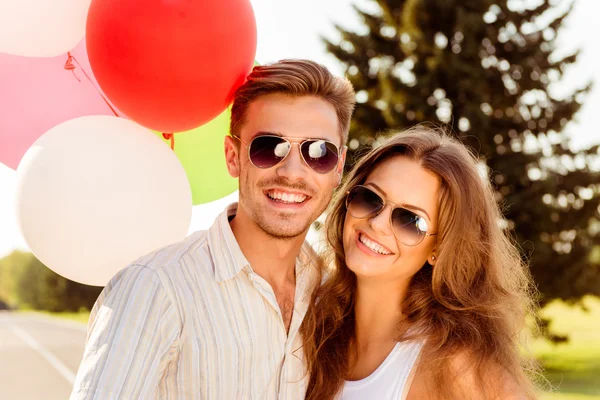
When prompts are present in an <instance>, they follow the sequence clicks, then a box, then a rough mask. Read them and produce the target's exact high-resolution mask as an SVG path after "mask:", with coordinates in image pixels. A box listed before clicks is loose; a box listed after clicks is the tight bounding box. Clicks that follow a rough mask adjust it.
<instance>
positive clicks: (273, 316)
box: [71, 60, 354, 400]
mask: <svg viewBox="0 0 600 400" xmlns="http://www.w3.org/2000/svg"><path fill="white" fill-rule="evenodd" d="M353 107H354V91H353V89H352V86H351V85H350V83H349V82H347V81H346V80H344V79H340V78H336V77H334V76H332V75H331V74H330V73H329V71H327V69H325V68H324V67H322V66H320V65H318V64H316V63H314V62H311V61H304V60H287V61H281V62H278V63H275V64H272V65H266V66H260V67H255V68H254V70H253V72H252V73H251V74H250V75H249V77H248V80H247V82H246V83H245V84H244V85H243V86H242V87H240V88H239V89H238V90H237V91H236V93H235V95H234V102H233V106H232V116H231V126H230V130H231V137H226V138H225V155H226V162H227V168H228V170H229V173H230V174H231V175H232V176H233V177H238V178H239V204H232V205H230V206H229V207H228V208H227V209H226V210H225V211H224V212H223V213H222V214H221V215H220V216H219V217H217V219H216V221H215V223H214V225H213V226H212V227H211V228H210V229H209V230H208V231H200V232H196V233H195V234H193V235H190V236H189V237H188V238H186V239H185V240H183V241H182V242H180V243H176V244H174V245H171V246H168V247H166V248H163V249H161V250H158V251H156V252H154V253H152V254H150V255H148V256H145V257H142V258H140V259H139V260H137V261H136V262H134V263H133V264H132V265H130V266H129V267H127V268H126V269H124V270H123V271H121V272H120V273H118V274H117V275H116V276H115V277H114V278H113V279H112V280H111V282H110V283H109V284H108V285H107V286H106V288H105V289H104V291H103V292H102V294H101V295H100V297H99V298H98V301H97V302H96V305H95V306H94V309H93V310H92V314H91V316H90V322H89V333H88V340H87V345H86V349H85V354H84V357H83V361H82V363H81V366H80V369H79V372H78V375H77V379H76V382H75V386H74V388H73V393H72V395H71V399H152V398H169V399H218V400H222V399H302V398H304V393H305V390H306V381H307V376H305V373H304V372H305V369H304V365H303V363H302V350H301V348H300V345H301V339H300V337H299V335H298V328H299V326H300V323H301V322H302V319H303V317H304V315H305V312H306V309H307V307H308V301H309V299H310V294H311V291H312V289H313V288H314V285H315V284H317V283H318V282H316V279H315V278H316V277H317V276H318V274H317V268H318V260H317V258H316V257H315V254H314V252H313V251H312V249H311V248H310V246H309V245H308V244H307V243H306V242H305V241H304V239H305V236H306V233H307V231H308V229H309V227H310V225H311V223H312V222H313V221H314V220H315V219H316V218H317V217H318V216H319V215H320V214H321V213H322V212H323V211H324V210H325V208H326V206H327V204H328V203H329V201H330V199H331V196H332V192H333V189H334V188H335V187H336V186H337V185H338V184H339V181H340V179H341V174H342V171H343V165H344V159H345V146H344V143H345V141H346V139H347V135H348V129H349V123H350V117H351V114H352V109H353Z"/></svg>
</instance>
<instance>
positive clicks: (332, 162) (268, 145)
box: [231, 134, 340, 174]
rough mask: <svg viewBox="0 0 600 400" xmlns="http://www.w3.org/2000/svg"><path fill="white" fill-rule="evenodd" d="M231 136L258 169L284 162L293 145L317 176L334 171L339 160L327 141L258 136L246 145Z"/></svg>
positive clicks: (333, 148) (333, 145) (337, 153)
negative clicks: (295, 145) (243, 147)
mask: <svg viewBox="0 0 600 400" xmlns="http://www.w3.org/2000/svg"><path fill="white" fill-rule="evenodd" d="M231 136H233V137H234V138H236V139H237V140H239V141H240V142H242V143H243V144H244V145H245V146H246V147H248V158H249V159H250V162H251V163H252V165H254V166H255V167H258V168H271V167H273V166H275V165H277V164H279V163H280V162H282V161H283V160H285V158H286V157H287V156H288V154H290V151H291V150H292V145H293V144H297V145H299V146H300V155H301V156H302V160H304V162H305V163H306V165H308V166H309V167H310V168H312V169H313V170H314V171H315V172H318V173H319V174H325V173H327V172H329V171H331V170H332V169H334V168H335V166H336V164H337V162H338V160H339V158H340V149H339V148H338V147H337V146H336V145H335V144H333V143H331V142H330V141H328V140H323V139H305V138H285V137H281V136H275V135H259V136H256V137H255V138H254V139H252V141H251V142H250V144H249V145H248V144H246V143H245V142H244V141H242V139H240V138H239V137H237V136H235V135H233V134H232V135H231ZM288 139H298V140H302V142H299V143H298V142H290V141H289V140H288Z"/></svg>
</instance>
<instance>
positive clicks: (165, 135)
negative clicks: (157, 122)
mask: <svg viewBox="0 0 600 400" xmlns="http://www.w3.org/2000/svg"><path fill="white" fill-rule="evenodd" d="M162 135H163V137H164V138H165V139H166V140H170V141H171V150H175V136H173V134H172V133H164V132H163V134H162Z"/></svg>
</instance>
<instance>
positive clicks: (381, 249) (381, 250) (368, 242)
mask: <svg viewBox="0 0 600 400" xmlns="http://www.w3.org/2000/svg"><path fill="white" fill-rule="evenodd" d="M358 240H359V241H360V242H361V243H362V244H364V245H365V246H367V247H368V248H369V249H371V250H373V251H374V252H375V253H378V254H382V255H384V256H387V255H390V254H392V253H391V252H389V251H388V250H386V249H385V248H384V247H383V246H381V245H380V244H379V243H375V242H374V241H372V240H371V239H369V238H368V237H366V236H365V235H363V234H362V233H361V234H360V235H358Z"/></svg>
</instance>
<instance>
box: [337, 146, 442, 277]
mask: <svg viewBox="0 0 600 400" xmlns="http://www.w3.org/2000/svg"><path fill="white" fill-rule="evenodd" d="M363 186H365V187H367V188H368V189H370V190H372V191H373V192H375V193H376V194H377V195H379V197H381V198H382V199H383V201H384V202H385V204H386V205H385V207H384V208H383V210H381V211H380V212H379V214H376V215H375V213H373V214H371V215H368V216H366V217H364V218H356V217H354V216H352V215H351V213H350V211H352V210H348V212H347V213H346V219H345V222H344V252H345V255H346V264H347V265H348V268H350V269H351V270H352V271H353V272H354V273H355V274H356V275H357V277H358V278H359V279H360V278H371V279H372V278H374V279H382V280H394V279H407V278H410V277H412V276H413V275H414V274H415V273H416V272H417V271H418V270H419V269H420V268H421V267H422V266H423V265H424V264H425V262H426V261H429V262H430V263H431V264H432V265H433V264H435V260H434V259H433V258H432V255H433V254H434V253H433V252H434V248H435V244H436V236H424V237H423V240H422V241H421V242H420V243H419V244H417V245H413V246H409V245H407V244H405V243H407V242H411V240H414V237H415V236H414V235H411V234H410V232H415V230H414V226H415V225H414V224H413V225H404V224H403V222H406V221H407V220H412V219H411V218H410V217H411V215H412V214H411V213H414V214H415V215H416V217H418V218H417V219H416V220H415V222H414V223H415V224H416V226H417V227H419V228H422V229H423V228H424V229H426V231H427V232H428V233H437V228H438V192H439V189H440V179H439V177H438V176H437V175H436V174H434V173H432V172H430V171H427V170H425V169H423V168H422V167H421V166H420V165H419V163H418V162H416V161H413V160H412V159H410V158H408V157H406V156H401V155H399V156H395V157H393V158H390V159H388V160H385V161H383V162H381V163H380V164H378V165H377V166H376V167H375V168H374V169H373V171H372V172H371V173H370V174H369V175H368V176H367V179H366V181H365V182H364V183H363ZM350 189H352V188H350ZM366 193H368V192H366ZM371 198H372V197H371ZM390 203H394V204H390ZM397 207H402V208H404V209H406V210H408V212H406V211H402V210H397V211H396V212H395V214H396V216H395V218H396V219H395V220H394V225H395V226H396V227H395V228H393V227H392V222H391V217H390V216H391V214H392V211H393V210H394V209H395V208H397ZM355 213H356V212H355ZM419 218H422V220H419ZM416 232H418V231H416ZM411 236H412V238H411Z"/></svg>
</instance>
